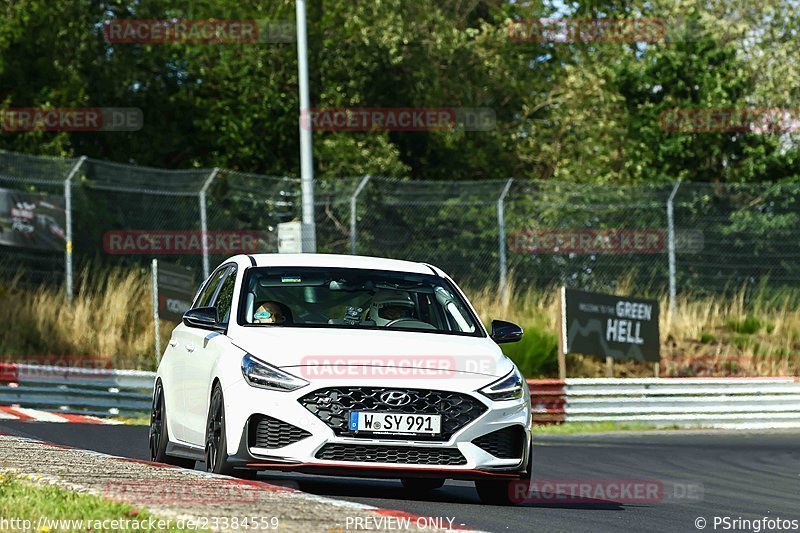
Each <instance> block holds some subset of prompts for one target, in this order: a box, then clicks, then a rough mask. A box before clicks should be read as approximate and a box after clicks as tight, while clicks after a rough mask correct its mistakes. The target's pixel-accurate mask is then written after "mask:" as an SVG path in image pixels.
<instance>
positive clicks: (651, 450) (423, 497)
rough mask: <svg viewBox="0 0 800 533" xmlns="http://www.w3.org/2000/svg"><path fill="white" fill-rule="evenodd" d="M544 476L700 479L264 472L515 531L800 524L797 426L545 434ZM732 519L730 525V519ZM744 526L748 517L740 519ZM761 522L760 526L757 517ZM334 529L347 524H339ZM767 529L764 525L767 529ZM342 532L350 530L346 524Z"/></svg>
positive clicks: (117, 446) (125, 442)
mask: <svg viewBox="0 0 800 533" xmlns="http://www.w3.org/2000/svg"><path fill="white" fill-rule="evenodd" d="M0 432H3V433H7V434H11V435H20V436H27V437H32V438H37V439H41V440H46V441H50V442H54V443H58V444H64V445H68V446H75V447H80V448H86V449H90V450H95V451H99V452H104V453H110V454H114V455H120V456H125V457H130V458H135V459H146V458H147V428H145V427H142V426H101V425H85V424H52V423H45V422H13V421H0ZM534 453H535V465H536V466H535V476H534V477H535V478H536V479H538V480H570V481H576V480H590V479H593V480H680V481H685V482H691V483H694V484H702V494H700V495H699V497H698V494H697V493H695V494H694V497H693V498H690V501H687V500H683V501H680V502H669V503H666V502H656V503H620V502H618V501H614V500H612V499H606V500H594V501H592V502H589V503H572V502H569V501H563V502H559V501H555V500H553V501H550V502H548V503H538V504H527V505H525V506H520V507H499V506H487V505H481V504H480V503H479V501H478V499H477V495H476V494H475V491H474V489H473V487H472V485H471V484H470V483H467V482H448V483H447V484H446V485H445V486H444V487H443V488H441V489H439V490H436V491H434V492H432V493H429V494H409V493H407V492H405V491H404V490H403V489H402V487H401V485H400V483H399V482H397V481H387V480H367V479H354V478H353V479H351V478H331V477H314V476H306V475H291V474H272V473H264V474H261V477H260V479H262V480H263V481H268V482H271V483H275V484H281V485H290V486H294V487H298V488H299V489H300V490H303V491H306V492H310V493H313V494H319V495H324V496H329V497H334V498H338V499H344V500H350V501H355V502H360V503H365V504H369V505H374V506H377V507H381V508H386V509H396V510H400V511H406V512H410V513H414V514H416V515H422V516H436V517H454V518H455V524H459V525H460V524H463V525H466V526H469V527H472V528H476V529H481V530H484V531H492V532H506V531H512V532H518V531H536V532H539V531H543V532H549V531H569V532H573V531H695V532H696V531H699V528H698V527H696V525H695V524H696V520H697V519H698V518H700V517H702V518H703V519H705V520H706V526H705V528H704V530H705V531H757V530H756V529H753V528H752V527H751V528H742V527H739V528H736V527H729V528H727V529H726V528H725V527H724V525H725V524H724V523H719V524H718V525H717V526H716V528H715V527H714V517H715V516H716V517H726V516H727V517H729V518H730V520H734V519H737V518H742V519H750V520H761V519H762V518H763V517H768V518H771V519H776V518H780V519H784V520H798V521H800V432H797V431H794V432H788V431H780V432H766V433H765V432H741V431H737V432H691V431H680V432H653V433H635V434H634V433H618V434H604V435H574V436H540V437H538V438H537V446H536V449H535V452H534ZM729 524H730V525H731V526H736V525H737V524H736V523H734V522H730V523H729ZM738 525H740V526H741V525H743V524H741V523H740V524H738ZM757 525H758V524H757ZM331 526H332V527H334V526H337V527H342V526H345V524H343V523H341V521H334V519H333V518H332V523H331ZM760 529H761V530H762V531H765V530H767V529H766V528H764V527H763V526H762V527H761V528H760ZM345 530H346V529H345Z"/></svg>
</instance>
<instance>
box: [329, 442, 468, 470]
mask: <svg viewBox="0 0 800 533" xmlns="http://www.w3.org/2000/svg"><path fill="white" fill-rule="evenodd" d="M316 457H317V459H325V460H328V461H353V462H359V463H393V464H404V465H438V466H455V465H464V464H467V460H466V459H465V458H464V456H463V455H461V452H460V451H458V450H456V449H452V448H443V449H439V448H415V447H412V446H371V445H367V444H326V445H325V446H323V447H322V448H320V450H319V451H318V452H317V455H316Z"/></svg>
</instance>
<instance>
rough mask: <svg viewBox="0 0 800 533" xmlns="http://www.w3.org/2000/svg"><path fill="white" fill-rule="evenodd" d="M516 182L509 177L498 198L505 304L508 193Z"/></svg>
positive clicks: (502, 290) (506, 301)
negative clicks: (506, 203)
mask: <svg viewBox="0 0 800 533" xmlns="http://www.w3.org/2000/svg"><path fill="white" fill-rule="evenodd" d="M512 183H514V178H509V179H508V181H507V182H506V185H505V187H503V192H501V193H500V197H499V198H498V199H497V245H498V248H497V251H498V257H499V261H500V265H499V266H500V283H499V288H500V295H501V298H502V299H503V305H508V299H509V295H508V259H507V258H506V205H505V201H506V195H508V191H509V190H510V189H511V184H512Z"/></svg>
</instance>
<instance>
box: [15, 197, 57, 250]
mask: <svg viewBox="0 0 800 533" xmlns="http://www.w3.org/2000/svg"><path fill="white" fill-rule="evenodd" d="M65 226H66V210H65V208H64V197H63V196H53V195H48V194H41V193H32V192H27V191H18V190H11V189H0V246H19V247H22V248H38V249H42V250H54V251H64V246H65V243H66V236H65V232H64V227H65Z"/></svg>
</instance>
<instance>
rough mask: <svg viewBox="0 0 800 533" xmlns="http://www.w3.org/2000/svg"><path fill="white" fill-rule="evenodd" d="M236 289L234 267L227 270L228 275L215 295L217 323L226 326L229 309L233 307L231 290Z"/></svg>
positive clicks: (229, 314)
mask: <svg viewBox="0 0 800 533" xmlns="http://www.w3.org/2000/svg"><path fill="white" fill-rule="evenodd" d="M235 287H236V267H230V268H229V269H228V275H227V277H226V278H225V281H223V282H222V286H221V287H220V289H219V294H217V299H216V301H215V303H214V307H216V308H217V315H218V316H219V321H220V322H222V323H224V324H227V323H228V320H230V317H231V307H232V306H233V289H234V288H235Z"/></svg>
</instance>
